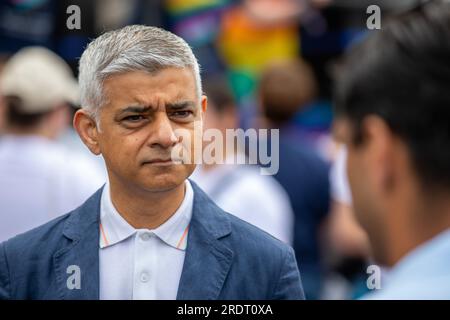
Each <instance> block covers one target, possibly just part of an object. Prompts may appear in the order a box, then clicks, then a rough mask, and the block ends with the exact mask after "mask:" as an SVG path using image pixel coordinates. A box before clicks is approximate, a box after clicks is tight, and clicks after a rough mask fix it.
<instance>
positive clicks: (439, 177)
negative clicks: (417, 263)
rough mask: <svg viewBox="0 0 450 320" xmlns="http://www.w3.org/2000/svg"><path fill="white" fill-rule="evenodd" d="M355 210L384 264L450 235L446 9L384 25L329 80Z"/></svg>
mask: <svg viewBox="0 0 450 320" xmlns="http://www.w3.org/2000/svg"><path fill="white" fill-rule="evenodd" d="M336 107H337V118H338V122H339V123H340V124H341V125H342V127H343V128H345V130H343V131H341V132H344V136H343V137H342V138H343V140H344V141H345V142H346V144H347V146H348V175H349V181H350V185H351V189H352V193H353V200H354V207H355V211H356V214H357V217H358V220H359V221H360V222H361V224H362V225H363V227H364V228H365V229H366V230H367V231H368V234H369V237H370V239H371V244H372V246H373V251H374V255H375V258H376V259H377V260H378V262H381V263H385V264H387V265H392V264H394V263H395V262H396V261H398V260H399V258H401V257H402V256H403V255H404V254H406V253H407V252H408V251H409V250H411V249H412V248H414V247H415V246H417V245H419V244H420V243H422V242H424V241H425V240H427V239H429V238H431V237H432V236H434V235H436V234H437V233H439V232H441V231H443V230H444V229H446V228H448V227H450V207H449V205H450V2H443V1H433V2H431V3H430V4H428V5H423V6H421V7H419V8H417V9H415V10H413V11H410V12H407V13H404V14H402V15H401V16H399V17H396V18H395V19H394V20H393V21H391V22H390V23H385V24H384V25H383V26H382V30H380V31H374V32H373V33H372V34H371V35H370V36H369V38H368V39H367V40H366V41H364V42H363V43H361V44H359V45H357V46H356V47H355V48H353V50H351V52H350V53H349V55H348V56H347V59H346V62H345V64H344V68H343V69H342V70H341V71H340V74H339V77H338V79H337V90H336Z"/></svg>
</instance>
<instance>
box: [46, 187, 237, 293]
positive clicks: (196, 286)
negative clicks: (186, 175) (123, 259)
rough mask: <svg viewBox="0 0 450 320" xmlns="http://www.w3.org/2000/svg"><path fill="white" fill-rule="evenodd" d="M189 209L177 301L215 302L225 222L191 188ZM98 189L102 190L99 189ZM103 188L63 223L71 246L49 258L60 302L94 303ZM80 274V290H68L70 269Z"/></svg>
mask: <svg viewBox="0 0 450 320" xmlns="http://www.w3.org/2000/svg"><path fill="white" fill-rule="evenodd" d="M190 182H191V185H192V188H193V190H194V204H193V212H192V219H191V223H190V226H189V233H188V240H187V248H186V256H185V261H184V266H183V270H182V274H181V279H180V284H179V287H178V294H177V299H180V300H191V299H217V298H218V296H219V294H220V291H221V289H222V287H223V284H224V282H225V279H226V276H227V274H228V272H229V269H230V267H231V262H232V259H233V251H232V249H231V248H230V247H229V245H228V244H227V242H226V241H224V238H225V237H227V236H228V235H230V234H231V223H230V220H229V218H228V216H227V215H226V214H225V213H224V211H223V210H221V209H220V208H219V207H217V206H216V205H215V204H214V202H213V201H212V200H211V199H210V198H209V197H208V196H207V195H206V194H205V193H204V192H203V191H202V190H201V189H200V188H199V187H198V186H197V185H196V184H195V183H194V182H193V181H191V180H190ZM103 187H104V186H103ZM103 187H102V188H100V189H99V190H98V191H97V192H95V193H94V194H93V195H92V196H91V197H90V198H89V199H88V200H87V201H86V202H85V203H84V204H83V205H81V206H80V207H79V208H77V209H76V210H74V211H73V212H72V213H71V214H70V216H69V217H68V219H67V221H66V223H65V225H64V229H63V234H64V236H65V237H66V238H68V239H69V240H71V241H70V242H69V244H68V245H67V246H65V247H63V248H62V249H60V250H59V251H57V252H56V253H55V254H54V263H55V269H56V278H57V283H58V286H59V293H60V296H61V298H62V299H90V300H97V299H99V239H100V238H99V237H100V230H99V223H100V200H101V195H102V191H103ZM73 265H75V266H78V267H79V269H80V271H81V288H80V289H76V288H75V289H69V288H68V285H67V281H68V279H69V277H70V275H71V274H70V273H67V271H68V268H69V267H70V266H73Z"/></svg>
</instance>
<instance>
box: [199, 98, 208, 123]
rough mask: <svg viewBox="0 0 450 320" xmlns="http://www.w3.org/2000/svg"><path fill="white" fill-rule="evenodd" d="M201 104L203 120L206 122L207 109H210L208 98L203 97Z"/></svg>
mask: <svg viewBox="0 0 450 320" xmlns="http://www.w3.org/2000/svg"><path fill="white" fill-rule="evenodd" d="M200 104H201V108H202V119H203V120H204V119H205V116H206V109H208V97H207V96H205V95H203V96H202V98H201V101H200Z"/></svg>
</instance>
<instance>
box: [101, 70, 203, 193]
mask: <svg viewBox="0 0 450 320" xmlns="http://www.w3.org/2000/svg"><path fill="white" fill-rule="evenodd" d="M103 88H104V93H105V96H106V98H107V101H108V102H107V104H106V105H104V106H103V108H102V109H101V113H100V125H99V126H100V128H99V130H98V146H99V150H100V152H101V154H102V155H103V157H104V159H105V162H106V166H107V168H108V172H109V176H110V179H111V180H113V179H116V180H118V181H120V182H121V183H122V184H125V185H129V186H132V187H135V188H138V189H143V190H147V191H152V192H157V191H166V190H170V189H173V188H175V187H177V186H179V185H180V184H181V183H183V182H184V180H185V179H187V178H188V177H189V176H190V175H191V173H192V172H193V170H194V169H195V164H192V162H191V164H185V163H183V164H175V163H173V161H172V160H174V159H171V153H172V149H173V148H174V147H177V148H179V147H182V148H183V149H186V150H188V149H189V150H191V151H192V150H193V147H194V140H195V139H194V123H195V122H197V125H198V124H199V123H201V121H202V117H203V113H204V112H205V110H206V98H205V97H202V98H201V101H199V98H198V96H197V91H196V89H197V88H196V82H195V78H194V75H193V72H192V71H191V70H190V69H187V68H184V69H180V68H167V69H163V70H162V71H160V72H158V73H156V74H154V75H150V74H148V73H144V72H129V73H125V74H120V75H114V76H111V77H109V78H108V79H107V80H106V81H105V82H104V87H103ZM180 129H182V130H184V133H183V134H184V135H186V134H187V135H188V136H190V138H191V139H183V138H181V137H180V136H179V135H177V134H176V132H175V130H180ZM183 140H184V141H183ZM186 140H187V141H186ZM189 140H190V141H189ZM197 145H198V144H197Z"/></svg>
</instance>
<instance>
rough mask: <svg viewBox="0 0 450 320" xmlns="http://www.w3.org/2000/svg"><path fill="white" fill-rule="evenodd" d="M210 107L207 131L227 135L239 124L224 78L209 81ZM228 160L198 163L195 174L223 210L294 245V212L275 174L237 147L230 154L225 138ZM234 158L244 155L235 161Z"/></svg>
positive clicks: (207, 92)
mask: <svg viewBox="0 0 450 320" xmlns="http://www.w3.org/2000/svg"><path fill="white" fill-rule="evenodd" d="M204 87H205V88H204V90H205V93H206V95H207V97H208V110H207V111H206V117H205V125H204V127H205V130H207V129H209V128H214V129H219V130H220V131H222V135H223V136H224V137H225V136H226V134H225V132H226V129H235V128H236V127H237V126H238V114H237V113H238V112H237V110H236V107H235V105H234V101H233V99H232V96H231V93H230V92H229V89H228V87H227V86H226V84H225V82H224V81H221V79H214V80H212V79H210V81H205V85H204ZM223 145H224V150H223V155H225V156H224V160H225V161H224V163H227V164H212V165H206V164H204V165H202V166H198V167H197V169H196V170H195V171H194V173H193V174H192V176H191V179H192V180H194V181H195V182H196V183H197V184H198V185H199V186H200V187H201V188H202V189H203V190H204V191H205V192H206V193H207V194H208V195H209V196H210V197H211V198H212V200H213V201H214V202H215V203H216V204H217V205H218V206H219V207H221V208H222V209H224V210H225V211H228V212H232V213H233V214H234V215H235V216H237V217H238V218H240V219H242V220H244V221H247V222H248V223H251V224H253V225H255V226H256V227H258V228H260V229H262V230H264V231H266V232H267V233H269V234H271V235H272V236H274V237H275V238H277V239H279V240H281V241H283V242H285V243H288V244H292V241H293V224H294V213H293V211H292V207H291V204H290V201H289V198H288V195H287V193H286V192H285V190H284V189H283V187H282V186H281V185H280V184H279V183H278V182H277V181H276V180H275V179H274V178H272V177H270V176H263V175H261V174H260V170H259V167H256V166H251V165H244V164H228V163H248V161H247V162H246V161H245V159H243V157H245V155H244V154H243V153H240V152H239V151H237V150H236V152H232V153H231V154H226V151H227V150H226V147H225V146H226V143H225V141H224V143H223ZM233 157H236V159H238V158H240V160H239V161H234V162H233V160H232V159H233Z"/></svg>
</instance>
